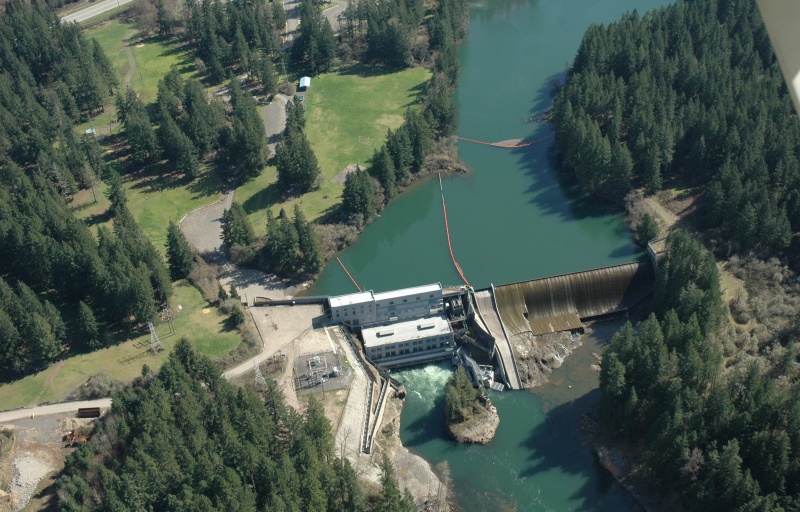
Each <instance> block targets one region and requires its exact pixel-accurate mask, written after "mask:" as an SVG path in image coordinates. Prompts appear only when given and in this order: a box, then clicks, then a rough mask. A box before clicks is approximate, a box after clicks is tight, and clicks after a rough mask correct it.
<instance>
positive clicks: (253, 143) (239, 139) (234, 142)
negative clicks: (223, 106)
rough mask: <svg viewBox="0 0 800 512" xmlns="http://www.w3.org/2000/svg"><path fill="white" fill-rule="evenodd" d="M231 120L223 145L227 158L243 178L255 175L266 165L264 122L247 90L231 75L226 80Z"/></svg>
mask: <svg viewBox="0 0 800 512" xmlns="http://www.w3.org/2000/svg"><path fill="white" fill-rule="evenodd" d="M230 89H231V105H232V106H233V122H232V129H231V131H230V135H229V140H228V141H226V143H225V145H224V147H225V149H226V154H227V159H228V161H229V162H230V163H231V164H232V165H234V166H235V167H236V168H237V169H238V171H239V173H240V174H241V175H242V177H244V178H245V179H251V178H254V177H256V176H258V175H259V174H261V170H262V169H263V168H264V167H265V166H266V164H267V157H268V156H269V148H268V147H267V135H266V130H265V129H264V122H263V121H262V119H261V116H260V115H259V113H258V109H257V108H256V104H255V102H254V101H253V97H252V96H251V95H250V93H248V92H246V91H242V90H241V88H240V87H239V83H238V81H237V80H236V79H235V78H232V79H231V81H230Z"/></svg>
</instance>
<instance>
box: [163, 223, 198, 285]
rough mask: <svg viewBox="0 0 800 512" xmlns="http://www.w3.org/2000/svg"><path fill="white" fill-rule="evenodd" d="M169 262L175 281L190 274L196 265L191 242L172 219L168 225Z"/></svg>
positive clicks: (171, 274) (170, 271)
mask: <svg viewBox="0 0 800 512" xmlns="http://www.w3.org/2000/svg"><path fill="white" fill-rule="evenodd" d="M167 262H168V263H169V273H170V276H172V280H173V281H177V280H178V279H183V278H185V277H186V276H188V275H189V272H191V270H192V267H193V266H194V257H193V256H192V249H191V248H190V247H189V242H187V241H186V236H184V234H183V232H182V231H181V229H180V227H179V226H178V225H177V224H175V222H173V221H172V220H171V219H170V221H169V226H167Z"/></svg>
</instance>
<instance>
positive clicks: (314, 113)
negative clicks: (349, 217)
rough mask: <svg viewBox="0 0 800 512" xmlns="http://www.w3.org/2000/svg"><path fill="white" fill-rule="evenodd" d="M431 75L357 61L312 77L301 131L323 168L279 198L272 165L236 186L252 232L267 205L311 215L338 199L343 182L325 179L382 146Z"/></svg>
mask: <svg viewBox="0 0 800 512" xmlns="http://www.w3.org/2000/svg"><path fill="white" fill-rule="evenodd" d="M429 76H430V74H429V72H428V71H427V70H425V69H423V68H412V69H406V70H403V71H396V72H385V70H384V68H372V67H369V66H356V67H355V68H348V69H345V70H340V71H339V72H335V73H326V74H324V75H320V76H318V77H314V78H313V79H312V81H311V88H310V89H309V90H308V91H307V92H305V93H302V94H303V95H304V96H305V101H304V105H305V107H306V134H307V136H308V139H309V141H310V142H311V146H312V147H313V148H314V152H315V153H316V155H317V159H318V160H319V164H320V167H321V168H322V175H323V177H322V183H321V187H320V189H319V190H315V191H312V192H309V193H308V194H305V195H303V196H302V197H299V198H294V199H292V200H290V201H285V202H279V200H280V194H279V192H278V190H277V189H276V188H275V186H274V185H273V184H274V182H275V180H276V179H277V174H276V172H275V169H274V168H268V169H267V170H265V171H264V173H263V174H262V176H261V177H259V178H258V179H256V180H253V181H251V182H249V183H247V184H245V185H243V186H241V187H239V189H237V191H236V200H237V201H238V202H240V203H242V204H243V205H244V207H245V211H247V213H248V215H249V217H250V220H251V222H252V223H253V227H254V228H255V229H256V232H257V233H263V232H264V222H265V219H266V214H265V213H264V210H265V209H266V207H267V206H270V207H272V208H273V209H274V212H275V213H276V214H277V212H278V211H279V210H280V208H286V211H287V212H291V210H292V208H294V204H295V203H299V204H300V207H301V208H302V209H303V211H304V212H305V213H306V215H307V216H308V218H309V220H314V219H316V218H318V217H320V216H322V215H324V214H325V213H326V212H328V211H329V210H331V209H332V208H333V207H335V205H336V204H338V203H339V202H340V198H341V194H342V186H341V185H337V184H335V183H332V182H331V181H330V180H331V178H332V177H334V176H336V174H338V173H339V172H340V171H341V170H342V169H344V168H345V167H346V166H347V165H348V164H351V163H360V164H362V165H363V164H365V163H366V162H367V161H368V160H369V159H370V158H371V157H372V154H373V153H374V151H375V150H376V149H377V148H379V147H380V146H382V145H383V143H384V140H385V138H386V131H387V129H389V128H392V129H395V128H397V127H398V126H400V125H401V124H402V122H403V113H404V112H405V110H406V108H408V107H409V106H411V105H415V104H416V103H417V102H418V100H419V97H420V93H421V91H422V87H423V86H424V85H423V84H424V82H425V81H426V80H427V79H428V77H429Z"/></svg>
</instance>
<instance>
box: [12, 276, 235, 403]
mask: <svg viewBox="0 0 800 512" xmlns="http://www.w3.org/2000/svg"><path fill="white" fill-rule="evenodd" d="M170 302H171V304H172V306H173V308H174V309H175V310H176V311H177V309H178V306H179V305H180V307H181V311H180V312H179V313H177V314H176V316H175V319H174V320H173V322H172V323H173V326H174V331H175V333H174V334H170V328H169V326H168V325H167V324H166V323H164V324H159V325H157V327H156V332H157V334H158V335H159V338H160V339H161V343H162V344H163V345H164V349H165V350H164V351H162V352H160V353H158V354H152V353H151V352H150V351H149V350H148V349H147V348H146V347H145V346H144V344H145V343H146V342H147V341H148V340H149V337H150V335H149V332H146V329H145V331H143V332H140V333H138V334H139V335H138V336H136V337H135V338H132V339H130V340H128V341H125V342H124V343H121V344H119V345H116V346H113V347H110V348H106V349H102V350H98V351H95V352H92V353H90V354H81V355H77V356H74V357H70V358H68V359H66V360H64V361H63V362H61V363H57V364H54V365H52V366H50V367H49V368H48V369H46V370H44V371H42V372H40V373H38V374H36V375H30V376H28V377H25V378H23V379H20V380H18V381H16V382H13V383H10V384H4V385H2V386H0V404H3V408H4V409H9V408H14V407H21V406H24V405H27V404H30V403H34V402H36V403H38V402H45V401H55V400H59V399H62V398H64V396H65V395H66V394H68V393H69V392H70V391H72V390H74V389H75V388H76V387H77V386H78V385H79V384H81V383H82V382H83V381H85V380H86V379H87V378H88V377H90V376H91V375H94V374H96V373H101V372H104V373H107V374H108V375H109V376H110V377H112V378H114V379H118V380H121V381H125V382H127V381H130V380H131V379H133V378H134V377H136V376H137V375H140V373H141V369H142V365H143V364H145V363H146V364H147V365H148V366H150V367H151V368H153V369H157V368H159V367H160V366H161V364H162V363H163V362H164V360H166V358H167V355H168V354H169V351H170V350H172V347H174V346H175V343H176V342H177V341H178V340H179V339H180V338H181V337H183V336H185V337H186V338H188V339H189V341H191V343H192V345H193V346H194V347H196V348H197V350H198V351H199V352H200V353H202V354H205V355H207V356H209V357H211V358H212V359H215V358H219V357H222V356H224V355H226V354H228V353H230V352H231V351H232V350H233V349H235V348H236V347H237V346H238V345H239V343H240V342H241V338H240V336H239V334H238V333H237V332H236V331H235V330H232V329H229V328H228V326H227V322H226V319H227V317H226V316H225V315H223V314H222V313H220V312H219V310H217V309H216V308H214V307H209V306H208V304H207V303H206V302H205V300H203V297H202V296H201V295H200V292H198V291H197V289H196V288H195V287H194V286H192V285H191V284H189V283H187V282H186V281H179V282H177V283H175V294H174V295H173V297H172V299H171V301H170Z"/></svg>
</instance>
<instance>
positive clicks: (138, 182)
mask: <svg viewBox="0 0 800 512" xmlns="http://www.w3.org/2000/svg"><path fill="white" fill-rule="evenodd" d="M166 165H167V164H163V165H155V166H150V167H147V168H145V169H143V170H141V171H138V172H134V173H132V174H128V175H126V176H124V177H123V179H124V181H125V190H126V192H127V197H128V208H129V209H130V211H131V213H133V216H134V218H136V222H138V223H139V226H141V228H142V230H143V231H144V234H145V235H147V237H148V238H149V239H150V241H151V242H153V244H154V245H155V246H156V248H158V249H159V250H161V251H162V252H163V249H164V242H165V241H166V236H167V235H166V233H167V225H168V224H169V221H170V220H173V221H175V222H179V221H180V220H181V219H182V218H183V216H184V215H186V214H187V213H189V212H191V211H192V210H195V209H197V208H200V207H202V206H206V205H208V204H211V203H213V202H214V201H217V200H218V199H221V198H222V194H221V193H220V190H221V188H222V187H221V183H220V179H219V175H218V174H217V173H216V172H215V171H213V170H208V169H204V170H203V172H202V174H201V175H200V176H199V177H197V178H195V179H194V180H191V181H189V180H187V179H185V178H183V177H182V176H180V175H176V174H174V173H173V172H171V169H167V168H165V167H166Z"/></svg>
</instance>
